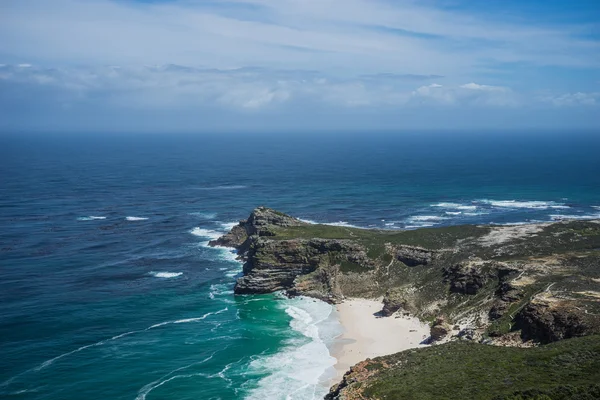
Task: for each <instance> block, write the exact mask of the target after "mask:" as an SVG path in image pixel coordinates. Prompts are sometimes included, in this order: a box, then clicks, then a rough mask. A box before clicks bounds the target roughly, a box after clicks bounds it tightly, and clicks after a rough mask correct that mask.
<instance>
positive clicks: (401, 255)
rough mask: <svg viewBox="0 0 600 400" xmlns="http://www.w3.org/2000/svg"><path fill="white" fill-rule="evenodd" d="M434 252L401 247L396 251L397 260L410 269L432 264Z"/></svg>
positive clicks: (420, 248)
mask: <svg viewBox="0 0 600 400" xmlns="http://www.w3.org/2000/svg"><path fill="white" fill-rule="evenodd" d="M433 255H434V252H433V251H432V250H427V249H424V248H422V247H415V246H404V245H402V246H399V247H398V250H397V251H396V258H397V259H398V260H399V261H401V262H403V263H404V264H406V265H407V266H409V267H416V266H419V265H427V264H429V263H430V262H431V260H432V258H433Z"/></svg>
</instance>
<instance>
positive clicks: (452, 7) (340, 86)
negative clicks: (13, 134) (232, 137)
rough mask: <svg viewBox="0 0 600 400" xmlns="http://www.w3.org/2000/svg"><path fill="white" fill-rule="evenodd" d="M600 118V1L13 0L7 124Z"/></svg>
mask: <svg viewBox="0 0 600 400" xmlns="http://www.w3.org/2000/svg"><path fill="white" fill-rule="evenodd" d="M548 128H552V129H565V128H576V129H600V2H598V1H588V0H571V1H567V0H545V1H541V0H536V1H532V0H529V1H527V0H521V1H516V0H488V1H462V0H437V1H436V0H421V1H416V0H414V1H412V0H400V1H392V0H228V1H221V0H210V1H201V0H170V1H167V0H164V1H160V0H152V1H149V0H144V1H141V0H138V1H135V0H53V1H47V0H7V1H2V2H0V130H1V131H4V132H10V131H28V130H32V131H43V130H47V131H81V132H83V131H169V132H175V131H220V130H223V131H256V130H277V131H285V130H351V129H353V130H367V129H386V130H394V129H396V130H406V129H500V130H501V129H548Z"/></svg>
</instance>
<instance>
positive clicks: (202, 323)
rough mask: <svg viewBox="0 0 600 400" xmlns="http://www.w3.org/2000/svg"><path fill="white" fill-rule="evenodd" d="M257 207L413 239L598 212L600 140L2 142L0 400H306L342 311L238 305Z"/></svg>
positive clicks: (319, 382)
mask: <svg viewBox="0 0 600 400" xmlns="http://www.w3.org/2000/svg"><path fill="white" fill-rule="evenodd" d="M258 205H266V206H270V207H273V208H276V209H279V210H281V211H284V212H287V213H289V214H291V215H294V216H296V217H299V218H302V219H305V220H308V221H314V222H319V223H333V224H341V225H353V226H358V227H377V228H386V229H416V228H419V227H428V226H441V225H450V224H466V223H496V224H507V223H531V222H535V221H552V220H559V219H584V218H593V217H600V133H585V134H584V133H572V132H563V133H544V132H537V133H510V134H503V133H500V132H495V133H489V132H473V133H468V134H467V133H458V132H453V133H450V132H449V133H438V134H434V133H412V134H409V133H402V134H400V133H398V134H393V133H386V134H383V133H376V134H375V133H368V132H365V133H363V134H343V133H339V134H332V133H329V134H322V135H317V134H314V133H313V134H285V133H280V134H269V135H266V134H243V135H242V134H220V135H217V134H214V135H208V134H204V135H200V134H199V135H170V134H166V133H165V134H163V135H150V134H149V135H143V134H137V135H134V134H127V135H126V134H123V135H116V134H106V135H102V134H96V135H88V134H81V135H73V134H71V135H58V134H48V135H17V134H11V135H5V136H2V137H0V226H1V231H0V306H1V308H0V397H2V398H14V399H61V400H69V399H111V400H113V399H129V400H134V399H140V400H141V399H148V400H153V399H181V400H183V399H202V400H204V399H260V400H266V399H313V398H322V396H323V395H324V394H325V392H326V391H327V387H326V383H325V382H326V380H327V378H328V374H330V373H331V366H332V365H333V363H334V362H335V359H333V358H331V357H330V356H329V353H328V350H327V345H329V344H330V343H331V341H332V340H333V338H334V337H335V336H336V335H337V334H339V333H340V329H341V327H340V326H339V324H338V323H337V320H336V315H335V312H334V311H333V310H332V308H331V307H330V306H329V305H326V304H324V303H320V302H316V301H313V300H310V299H292V300H289V299H285V298H283V297H282V296H279V295H265V296H244V297H234V296H233V294H232V288H233V284H234V281H235V276H236V275H237V274H239V273H240V271H241V265H240V263H238V262H237V261H235V255H234V254H233V253H231V252H230V251H228V250H226V249H214V248H208V247H207V246H206V243H207V241H208V240H209V239H211V238H214V237H217V236H219V235H220V234H221V233H222V232H225V231H226V230H227V229H228V227H230V226H231V224H232V223H235V221H237V220H239V219H242V218H246V217H247V216H248V214H249V213H250V212H251V211H252V209H253V208H254V207H256V206H258Z"/></svg>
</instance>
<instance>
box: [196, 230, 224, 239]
mask: <svg viewBox="0 0 600 400" xmlns="http://www.w3.org/2000/svg"><path fill="white" fill-rule="evenodd" d="M190 233H191V234H192V235H194V236H198V237H201V238H206V239H218V238H219V237H221V236H222V235H223V232H219V231H215V230H212V229H205V228H194V229H192V231H191V232H190Z"/></svg>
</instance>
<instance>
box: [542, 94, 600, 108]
mask: <svg viewBox="0 0 600 400" xmlns="http://www.w3.org/2000/svg"><path fill="white" fill-rule="evenodd" d="M541 100H542V101H544V102H547V103H550V104H553V105H554V106H556V107H575V106H597V105H600V92H593V93H582V92H577V93H565V94H561V95H558V96H545V97H542V98H541Z"/></svg>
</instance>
